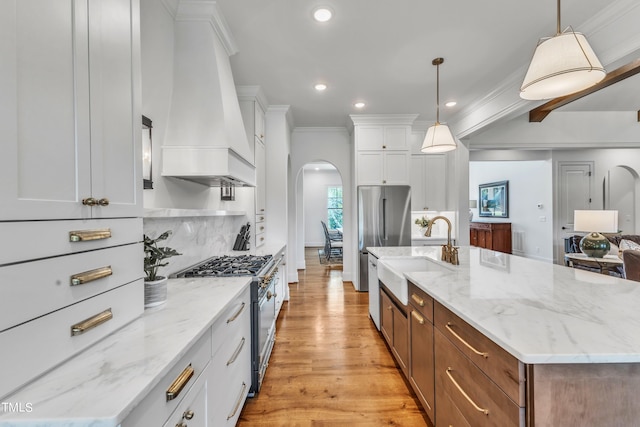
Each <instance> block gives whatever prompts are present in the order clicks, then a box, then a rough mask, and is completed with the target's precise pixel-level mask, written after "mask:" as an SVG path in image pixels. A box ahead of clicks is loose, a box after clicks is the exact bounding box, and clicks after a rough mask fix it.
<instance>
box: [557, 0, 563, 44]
mask: <svg viewBox="0 0 640 427" xmlns="http://www.w3.org/2000/svg"><path fill="white" fill-rule="evenodd" d="M561 31H562V30H561V29H560V0H558V24H557V26H556V35H559V34H560V32H561Z"/></svg>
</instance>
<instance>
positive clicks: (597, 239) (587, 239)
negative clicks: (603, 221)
mask: <svg viewBox="0 0 640 427" xmlns="http://www.w3.org/2000/svg"><path fill="white" fill-rule="evenodd" d="M610 249H611V243H609V240H608V239H607V238H606V237H604V236H603V235H602V234H600V233H596V232H593V233H589V234H587V235H586V236H584V237H583V238H582V240H580V250H581V251H582V253H583V254H585V255H586V256H588V257H593V258H602V257H604V256H605V255H606V254H608V253H609V250H610Z"/></svg>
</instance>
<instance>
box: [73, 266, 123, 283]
mask: <svg viewBox="0 0 640 427" xmlns="http://www.w3.org/2000/svg"><path fill="white" fill-rule="evenodd" d="M112 274H113V270H111V266H110V265H108V266H106V267H100V268H96V269H94V270H89V271H84V272H82V273H78V274H74V275H73V276H71V286H78V285H84V284H85V283H89V282H93V281H94V280H98V279H103V278H105V277H108V276H111V275H112Z"/></svg>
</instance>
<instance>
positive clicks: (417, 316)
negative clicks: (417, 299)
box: [411, 311, 424, 325]
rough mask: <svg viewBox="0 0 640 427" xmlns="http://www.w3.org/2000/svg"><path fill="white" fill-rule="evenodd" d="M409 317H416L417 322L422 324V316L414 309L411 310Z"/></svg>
mask: <svg viewBox="0 0 640 427" xmlns="http://www.w3.org/2000/svg"><path fill="white" fill-rule="evenodd" d="M411 317H413V318H414V319H416V320H417V321H418V323H420V324H421V325H424V318H423V317H422V316H420V315H419V314H418V313H416V312H415V311H411Z"/></svg>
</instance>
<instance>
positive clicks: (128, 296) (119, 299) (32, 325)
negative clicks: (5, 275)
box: [0, 279, 144, 397]
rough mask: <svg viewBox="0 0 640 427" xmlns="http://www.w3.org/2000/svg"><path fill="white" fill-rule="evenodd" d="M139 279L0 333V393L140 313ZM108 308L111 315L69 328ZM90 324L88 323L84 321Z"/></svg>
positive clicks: (140, 282)
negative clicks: (81, 329)
mask: <svg viewBox="0 0 640 427" xmlns="http://www.w3.org/2000/svg"><path fill="white" fill-rule="evenodd" d="M143 294H144V284H143V281H142V279H140V280H137V281H135V282H133V283H130V284H127V285H124V286H121V287H119V288H116V289H113V290H111V291H109V292H105V293H103V294H100V295H98V296H95V297H93V298H89V299H87V300H84V301H82V302H80V303H77V304H74V305H72V306H69V307H67V308H64V309H62V310H58V311H55V312H53V313H51V314H48V315H46V316H43V317H39V318H37V319H35V320H32V321H30V322H27V323H24V324H22V325H20V326H16V327H14V328H11V329H9V330H7V331H4V332H2V333H0V348H2V349H11V351H3V354H2V360H3V363H2V364H0V378H2V381H1V382H0V397H2V396H4V395H6V394H7V393H8V392H10V391H12V390H15V389H16V388H18V387H19V386H21V385H22V384H24V383H26V382H27V381H29V380H31V379H33V378H35V377H37V376H38V375H40V374H42V373H43V372H45V371H47V370H49V369H51V368H53V367H54V366H55V365H57V364H59V363H61V362H63V361H64V360H66V359H68V358H70V357H71V356H73V355H74V354H76V353H78V352H80V351H81V350H84V349H85V348H87V347H89V346H90V345H91V344H93V343H95V342H97V341H99V340H100V339H102V338H103V337H105V336H107V335H108V334H110V333H112V332H114V331H116V330H117V329H120V328H121V327H122V326H124V325H125V324H127V323H129V322H130V321H132V320H133V319H135V318H137V317H138V316H140V315H141V314H142V312H143V310H144V307H143V298H144V296H143ZM108 309H111V313H112V318H111V319H110V320H107V319H108V316H105V317H103V318H102V320H105V321H104V322H103V323H99V322H96V323H98V325H97V326H95V327H94V328H91V329H87V330H86V332H84V333H82V334H80V335H76V336H72V335H71V328H72V326H73V325H77V324H79V323H81V322H84V321H85V320H88V319H90V318H92V317H93V316H95V315H97V314H99V313H103V312H105V311H106V310H108ZM87 326H90V325H87Z"/></svg>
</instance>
